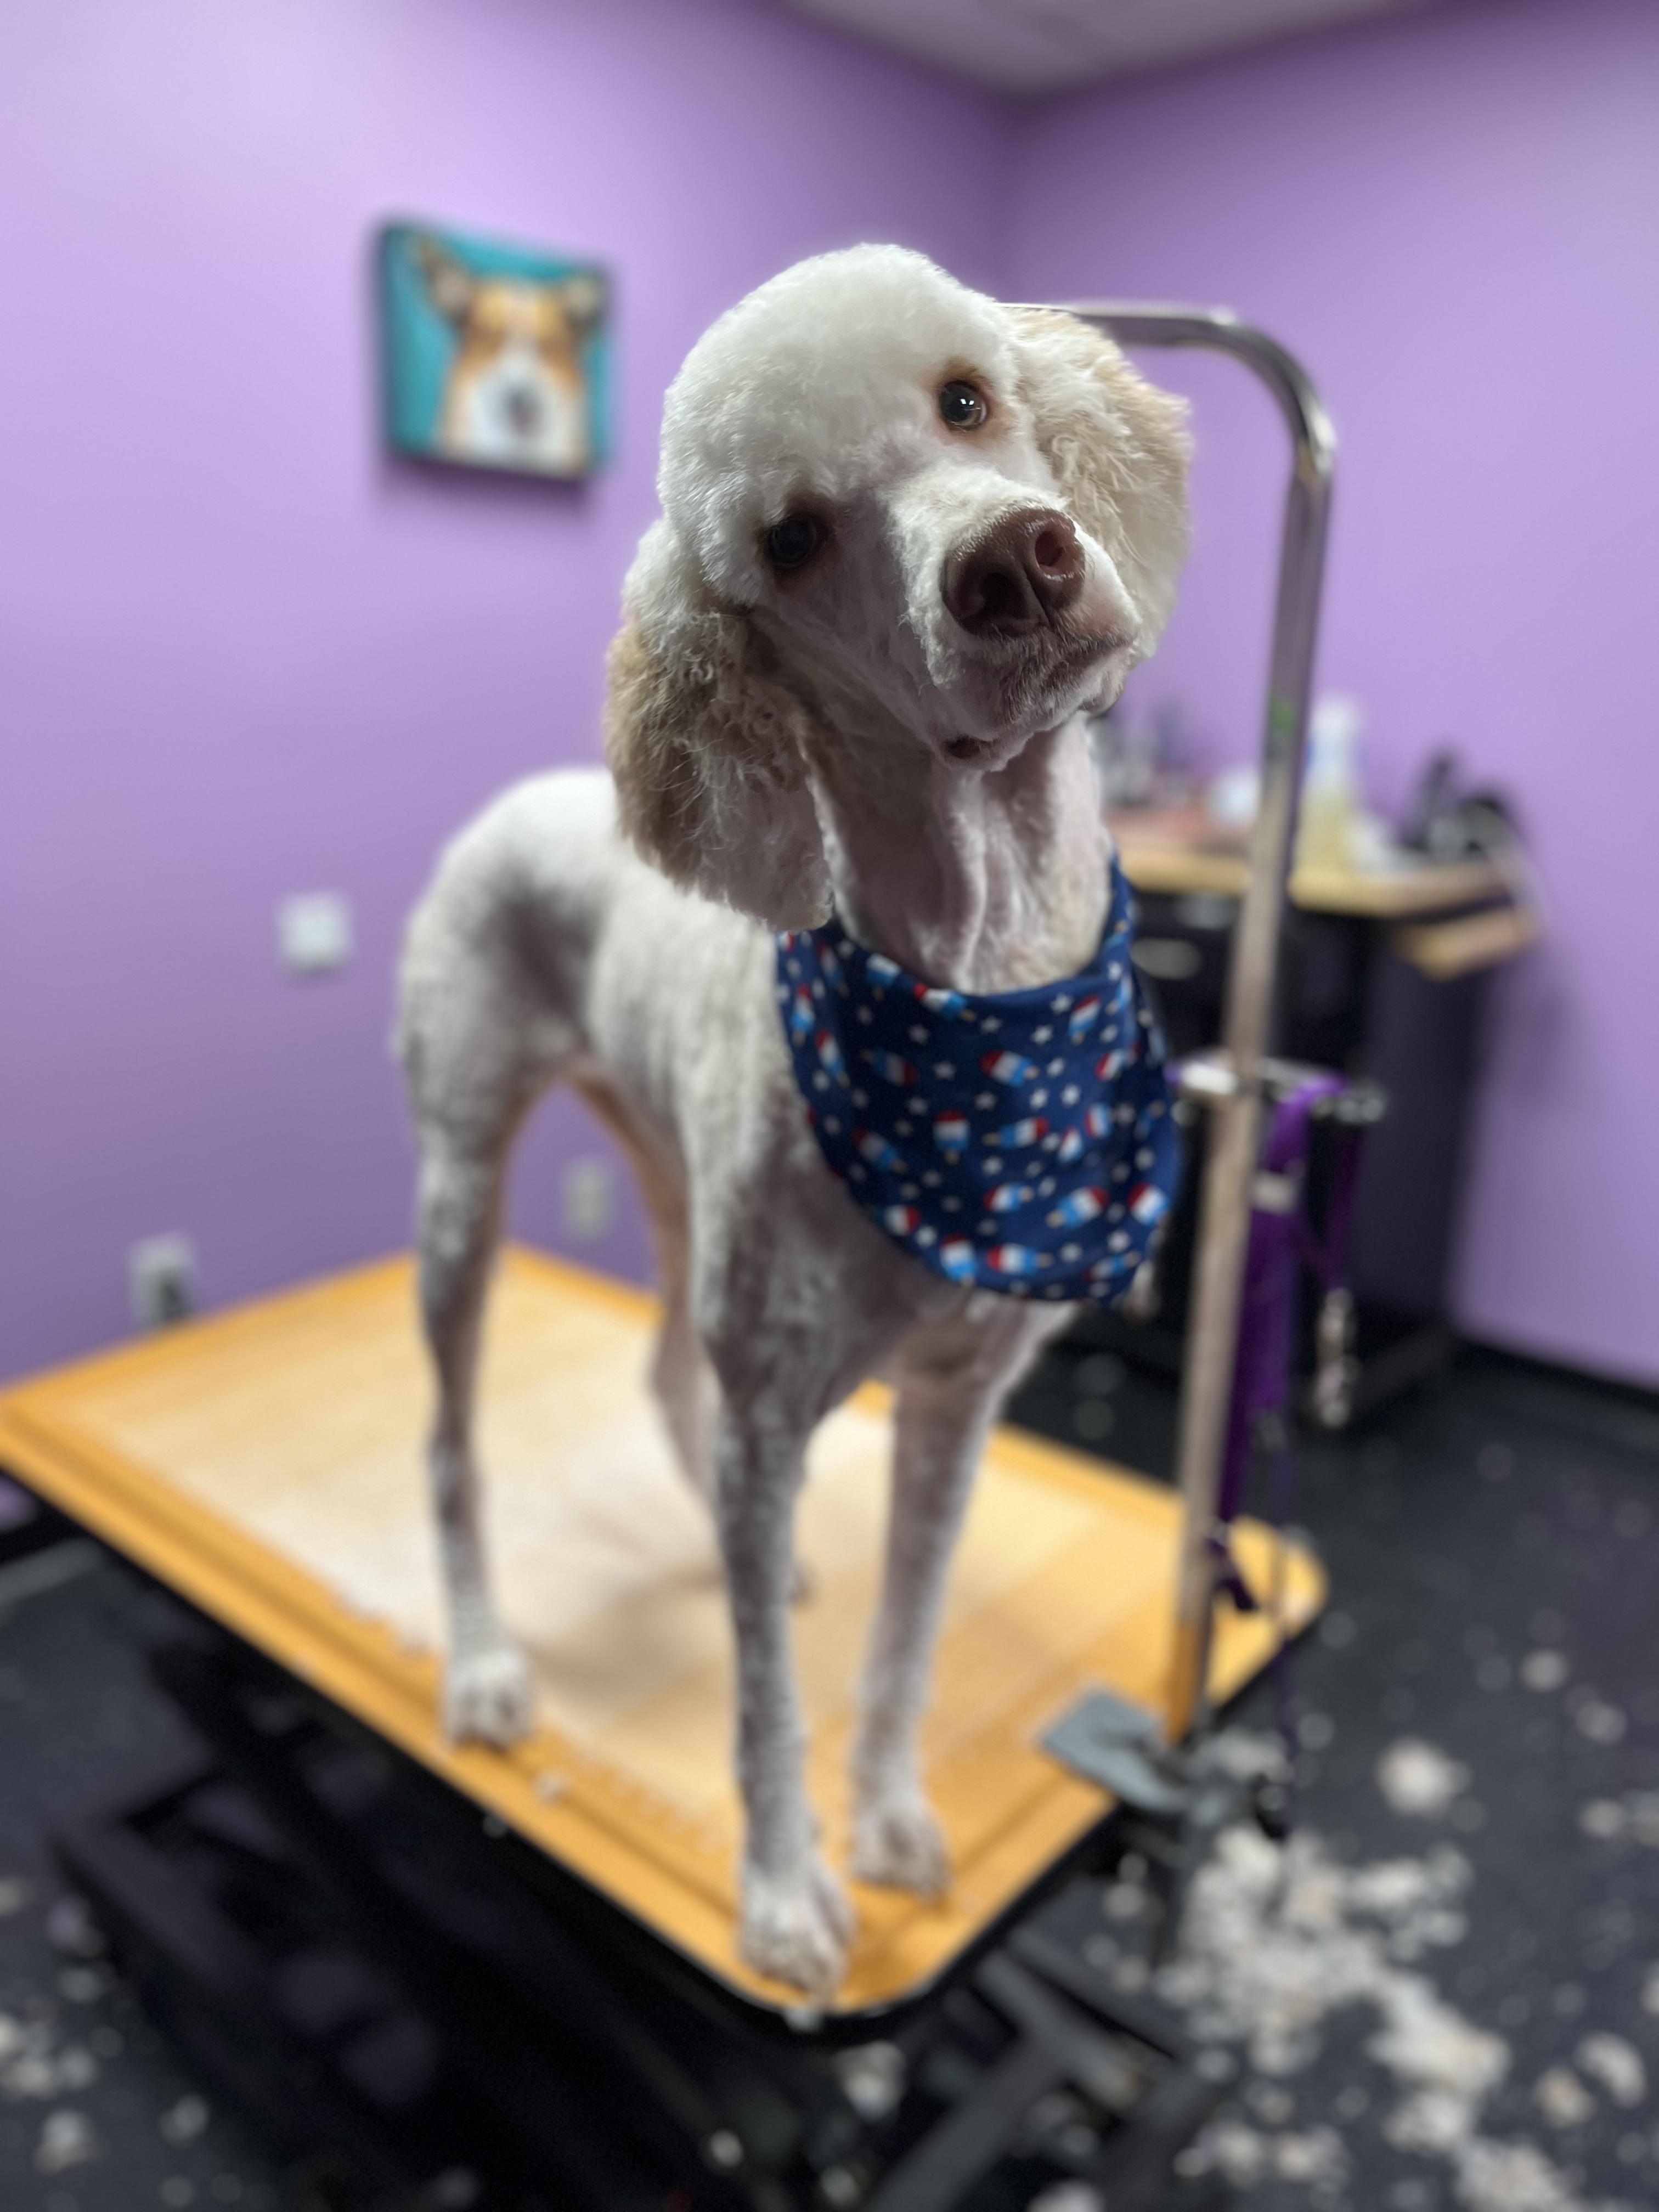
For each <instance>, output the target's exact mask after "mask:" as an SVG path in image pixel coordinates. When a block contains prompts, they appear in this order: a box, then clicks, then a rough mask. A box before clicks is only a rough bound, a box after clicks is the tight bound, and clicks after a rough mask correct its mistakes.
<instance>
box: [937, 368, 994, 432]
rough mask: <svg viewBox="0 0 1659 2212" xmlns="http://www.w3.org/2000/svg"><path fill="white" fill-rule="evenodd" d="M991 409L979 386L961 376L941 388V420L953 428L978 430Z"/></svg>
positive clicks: (953, 378)
mask: <svg viewBox="0 0 1659 2212" xmlns="http://www.w3.org/2000/svg"><path fill="white" fill-rule="evenodd" d="M989 411H990V410H989V409H988V408H987V406H986V404H985V394H984V393H983V392H981V390H980V389H979V387H978V386H977V385H973V384H968V383H965V382H964V381H963V379H962V378H961V377H959V376H958V377H952V378H951V381H950V383H949V384H947V385H945V386H942V387H941V388H940V391H939V420H940V422H948V423H949V424H950V426H951V428H952V429H953V430H977V429H978V428H979V426H980V424H981V422H983V421H984V420H985V417H986V416H987V414H988V413H989Z"/></svg>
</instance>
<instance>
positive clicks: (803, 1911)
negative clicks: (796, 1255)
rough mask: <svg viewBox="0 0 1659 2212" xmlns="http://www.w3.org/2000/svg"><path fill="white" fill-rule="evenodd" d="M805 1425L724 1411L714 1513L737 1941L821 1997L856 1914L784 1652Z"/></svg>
mask: <svg viewBox="0 0 1659 2212" xmlns="http://www.w3.org/2000/svg"><path fill="white" fill-rule="evenodd" d="M809 1429H810V1423H803V1422H801V1421H800V1420H799V1419H794V1418H793V1417H790V1416H787V1415H784V1414H781V1413H779V1411H778V1410H777V1409H776V1408H775V1407H773V1406H769V1405H759V1406H757V1405H755V1404H753V1403H744V1402H741V1401H740V1402H738V1403H736V1404H728V1405H727V1406H726V1407H724V1408H723V1409H722V1413H721V1418H720V1447H719V1454H718V1477H719V1495H718V1510H719V1522H720V1549H721V1552H722V1553H723V1555H724V1557H725V1561H726V1582H727V1585H728V1588H729V1590H730V1594H731V1604H732V1628H733V1631H734V1633H735V1636H736V1641H737V1663H738V1682H737V1691H738V1784H739V1786H740V1787H741V1789H742V1791H743V1802H744V1824H745V1835H744V1857H743V1869H742V1875H741V1882H742V1898H741V1919H740V1931H739V1938H738V1940H739V1945H740V1948H741V1949H742V1952H743V1955H744V1958H745V1959H746V1960H748V1962H749V1964H750V1966H753V1967H754V1968H755V1969H756V1970H757V1972H760V1973H763V1974H769V1975H771V1976H773V1977H774V1978H775V1979H776V1980H778V1981H781V1982H791V1983H793V1984H794V1985H795V1986H796V1987H797V1988H798V1989H802V1990H805V1991H806V1992H807V1993H808V1995H809V1996H814V1997H817V1998H820V1999H824V1998H828V1997H829V1996H833V1995H834V1993H835V1990H836V1984H838V1983H839V1982H840V1980H841V1977H842V1969H843V1967H844V1966H845V1964H846V1958H847V1946H848V1942H849V1941H850V1939H851V1936H852V1933H853V1926H854V1920H853V1913H852V1909H851V1907H850V1906H849V1905H848V1902H847V1899H846V1897H845V1895H844V1894H843V1893H842V1888H841V1886H840V1884H839V1883H838V1882H837V1881H836V1878H835V1876H834V1875H832V1874H831V1873H830V1871H829V1868H828V1867H827V1866H826V1865H825V1864H824V1863H823V1859H822V1857H820V1856H819V1852H818V1847H817V1824H816V1822H815V1821H814V1820H813V1817H812V1813H811V1808H810V1806H809V1805H808V1803H807V1801H806V1790H805V1779H804V1774H803V1768H804V1764H805V1750H806V1730H805V1723H804V1721H803V1719H802V1716H801V1711H800V1704H799V1699H798V1698H797V1696H796V1693H795V1683H794V1673H793V1666H792V1663H791V1656H790V1650H789V1608H790V1594H791V1589H792V1584H793V1575H794V1517H795V1498H796V1495H797V1493H798V1492H799V1488H800V1483H801V1477H802V1474H803V1472H804V1468H805V1448H806V1438H807V1434H808V1431H809Z"/></svg>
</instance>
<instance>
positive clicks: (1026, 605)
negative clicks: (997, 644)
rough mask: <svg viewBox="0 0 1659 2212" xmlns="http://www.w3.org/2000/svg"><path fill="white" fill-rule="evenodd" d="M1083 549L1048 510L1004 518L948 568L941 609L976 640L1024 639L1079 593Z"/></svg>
mask: <svg viewBox="0 0 1659 2212" xmlns="http://www.w3.org/2000/svg"><path fill="white" fill-rule="evenodd" d="M1083 568H1084V556H1083V548H1082V546H1081V545H1080V544H1079V543H1078V535H1077V532H1076V531H1075V530H1073V527H1072V526H1071V523H1070V522H1069V521H1068V520H1067V519H1066V516H1065V515H1063V514H1059V513H1055V512H1054V509H1053V508H1052V507H1025V508H1024V509H1022V510H1021V512H1020V513H1018V514H1005V515H1004V516H1003V518H1002V520H1001V521H1000V522H998V523H995V524H994V525H993V526H992V527H991V528H990V529H989V530H987V531H986V532H984V533H983V534H982V535H981V536H980V537H978V538H970V539H969V542H968V543H967V544H965V545H959V546H957V550H956V551H955V552H954V553H952V554H951V555H950V556H948V557H947V559H946V561H945V573H944V574H943V575H942V576H941V578H940V580H939V589H940V591H941V592H942V593H943V594H944V599H945V605H946V606H947V607H948V608H949V609H950V611H951V614H952V615H954V616H955V617H956V619H957V621H958V622H959V623H961V624H962V627H963V629H965V630H969V631H971V632H972V634H973V635H975V637H1024V636H1025V635H1027V634H1028V633H1029V632H1030V631H1032V630H1036V629H1042V627H1043V625H1044V624H1045V623H1052V622H1054V620H1055V619H1056V617H1059V616H1060V615H1061V614H1063V613H1064V612H1065V611H1066V608H1067V607H1069V606H1070V605H1071V604H1072V602H1073V600H1074V599H1076V598H1077V596H1078V593H1079V592H1080V591H1081V590H1082V589H1083Z"/></svg>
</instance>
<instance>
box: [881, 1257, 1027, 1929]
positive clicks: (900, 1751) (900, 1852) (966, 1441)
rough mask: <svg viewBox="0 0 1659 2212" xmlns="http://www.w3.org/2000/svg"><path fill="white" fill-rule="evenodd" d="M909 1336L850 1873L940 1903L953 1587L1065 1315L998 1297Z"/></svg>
mask: <svg viewBox="0 0 1659 2212" xmlns="http://www.w3.org/2000/svg"><path fill="white" fill-rule="evenodd" d="M987 1304H988V1302H987V1301H984V1300H982V1299H981V1301H980V1302H979V1308H980V1310H975V1308H974V1307H973V1306H970V1308H969V1312H970V1313H974V1314H975V1318H973V1319H971V1320H970V1319H969V1317H968V1316H967V1315H965V1314H964V1315H963V1316H960V1317H958V1318H957V1319H954V1320H952V1321H950V1322H941V1323H934V1324H928V1325H924V1326H923V1327H921V1328H917V1329H915V1330H914V1331H913V1332H912V1334H910V1336H909V1337H908V1338H907V1340H906V1341H905V1344H904V1346H903V1349H902V1352H901V1354H900V1358H899V1362H898V1369H897V1374H896V1384H897V1392H896V1407H895V1412H894V1430H893V1498H892V1506H891V1513H890V1521H889V1523H888V1533H887V1560H886V1568H885V1572H884V1577H883V1582H882V1592H881V1605H880V1609H879V1611H878V1614H877V1617H876V1626H875V1631H874V1633H873V1635H872V1638H871V1644H870V1656H869V1658H868V1661H867V1662H866V1667H865V1674H864V1683H863V1688H862V1692H861V1695H860V1715H859V1731H858V1737H857V1740H856V1742H855V1744H854V1752H853V1859H852V1866H853V1872H854V1875H856V1876H857V1877H858V1879H859V1880H860V1881H870V1882H878V1883H881V1884H884V1885H885V1886H887V1887H892V1888H896V1889H908V1890H914V1891H915V1892H917V1893H919V1894H920V1895H921V1896H923V1897H933V1896H937V1895H938V1894H939V1893H940V1892H941V1891H942V1890H943V1889H944V1888H945V1884H946V1882H947V1881H948V1880H949V1876H950V1866H949V1861H948V1858H947V1856H946V1852H945V1838H944V1836H943V1834H942V1833H941V1832H940V1829H939V1822H938V1820H936V1818H935V1817H934V1814H933V1808H932V1807H931V1806H930V1805H929V1803H928V1802H927V1793H926V1791H925V1790H923V1788H922V1783H921V1768H920V1765H919V1762H918V1759H917V1753H916V1731H917V1729H918V1727H919V1725H920V1723H921V1716H922V1711H923V1709H924V1707H925V1706H926V1705H927V1686H928V1675H929V1672H930V1669H931V1667H932V1663H933V1644H934V1641H935V1639H936V1638H937V1636H938V1633H939V1613H940V1609H941V1607H942V1606H943V1604H944V1600H945V1577H946V1574H947V1573H948V1571H949V1569H950V1565H951V1553H952V1551H953V1550H954V1548H955V1546H956V1541H957V1532H958V1530H959V1529H960V1528H961V1526H962V1516H963V1508H964V1507H965V1505H966V1504H967V1502H968V1496H969V1492H970V1490H971V1489H972V1487H973V1480H974V1476H975V1473H976V1472H977V1470H978V1467H979V1460H980V1453H981V1449H982V1447H983V1445H984V1442H985V1434H986V1431H987V1427H988V1426H989V1425H990V1422H991V1420H992V1419H993V1417H994V1414H995V1413H996V1410H997V1408H998V1407H999V1406H1000V1403H1001V1401H1002V1398H1003V1396H1004V1395H1005V1393H1006V1391H1007V1390H1008V1389H1009V1388H1010V1387H1011V1386H1012V1383H1013V1382H1014V1381H1015V1379H1016V1378H1017V1377H1018V1375H1019V1374H1020V1372H1021V1371H1022V1370H1024V1367H1025V1366H1026V1364H1028V1363H1029V1362H1030V1359H1031V1358H1033V1357H1034V1356H1035V1353H1036V1350H1037V1349H1038V1347H1039V1346H1041V1345H1042V1342H1043V1340H1045V1339H1046V1338H1047V1337H1048V1336H1050V1335H1052V1334H1054V1330H1055V1329H1056V1328H1059V1327H1060V1326H1061V1325H1062V1323H1063V1322H1064V1320H1065V1315H1064V1314H1063V1313H1061V1314H1059V1315H1055V1314H1054V1313H1052V1312H1049V1313H1032V1312H1030V1310H1026V1309H1019V1308H1014V1307H1012V1306H1011V1305H1009V1304H1008V1303H1007V1302H1006V1301H1002V1300H998V1301H996V1302H995V1303H994V1304H992V1305H990V1307H989V1311H988V1314H987V1312H985V1311H984V1310H983V1309H984V1308H985V1307H986V1306H987Z"/></svg>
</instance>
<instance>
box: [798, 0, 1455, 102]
mask: <svg viewBox="0 0 1659 2212" xmlns="http://www.w3.org/2000/svg"><path fill="white" fill-rule="evenodd" d="M784 4H785V5H786V6H787V7H790V8H792V9H793V10H794V11H795V13H796V14H797V15H815V16H817V18H818V19H819V21H822V22H826V23H833V24H835V25H836V26H837V27H838V28H840V29H842V30H843V31H848V32H851V33H853V34H854V36H855V37H858V38H864V39H870V40H874V41H875V42H876V43H877V44H878V45H880V46H890V47H893V48H896V50H897V51H898V52H901V53H907V54H910V55H913V56H915V58H917V59H919V60H921V61H926V62H931V63H933V64H934V66H935V67H936V68H939V69H945V70H951V72H952V73H953V74H955V75H956V76H965V77H969V78H972V79H973V80H974V81H975V82H977V83H980V84H986V85H990V86H992V87H994V88H995V89H996V90H997V91H999V92H1006V93H1014V94H1028V95H1029V94H1039V93H1053V92H1061V91H1064V90H1066V89H1067V88H1070V87H1072V86H1074V85H1079V84H1090V83H1094V82H1097V81H1098V80H1099V79H1101V78H1102V77H1108V76H1121V75H1124V74H1127V72H1128V71H1130V70H1142V69H1152V68H1156V67H1158V66H1159V65H1160V64H1164V63H1169V62H1180V61H1188V60H1191V59H1193V58H1194V57H1196V56H1198V55H1200V54H1214V53H1220V52H1224V51H1225V50H1226V49H1227V48H1230V47H1235V46H1253V45H1255V43H1257V41H1259V40H1264V39H1273V38H1278V37H1281V36H1283V35H1284V34H1285V33H1289V32H1295V31H1308V30H1315V29H1318V28H1321V27H1324V26H1326V25H1328V24H1334V23H1344V22H1352V21H1356V20H1358V18H1360V17H1363V16H1367V15H1391V14H1397V13H1401V12H1403V10H1404V9H1406V8H1407V7H1411V6H1413V5H1422V4H1425V0H784Z"/></svg>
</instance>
